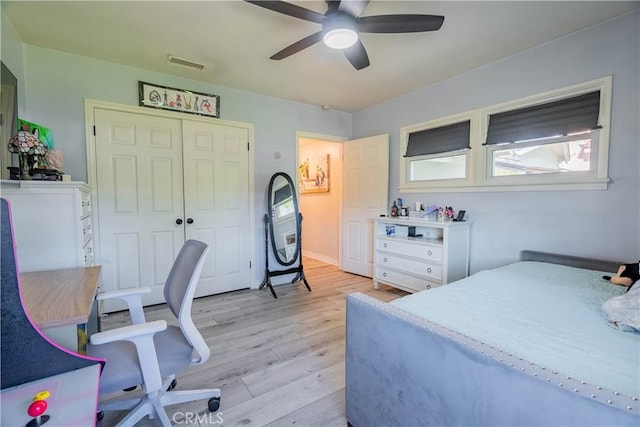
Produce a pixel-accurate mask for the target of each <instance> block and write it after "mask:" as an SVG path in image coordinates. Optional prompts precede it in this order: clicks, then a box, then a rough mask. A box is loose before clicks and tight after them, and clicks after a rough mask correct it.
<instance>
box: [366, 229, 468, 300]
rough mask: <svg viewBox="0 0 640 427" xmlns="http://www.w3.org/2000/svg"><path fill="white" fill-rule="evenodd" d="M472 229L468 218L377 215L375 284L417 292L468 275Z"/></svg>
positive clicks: (376, 285)
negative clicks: (463, 219)
mask: <svg viewBox="0 0 640 427" xmlns="http://www.w3.org/2000/svg"><path fill="white" fill-rule="evenodd" d="M469 230H470V223H469V222H453V221H444V222H440V221H427V220H420V219H403V218H380V219H376V220H375V224H374V233H375V237H374V245H375V246H374V261H373V262H374V273H373V283H374V287H375V288H376V289H379V288H380V283H384V284H387V285H390V286H393V287H395V288H399V289H402V290H405V291H407V292H418V291H422V290H426V289H432V288H434V287H437V286H441V285H444V284H446V283H450V282H453V281H455V280H458V279H462V278H463V277H467V275H468V274H469ZM412 235H413V236H412Z"/></svg>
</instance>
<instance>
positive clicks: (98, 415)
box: [96, 411, 104, 421]
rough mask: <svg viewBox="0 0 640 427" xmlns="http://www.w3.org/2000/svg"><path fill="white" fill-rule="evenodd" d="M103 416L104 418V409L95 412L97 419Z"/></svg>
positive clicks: (100, 419)
mask: <svg viewBox="0 0 640 427" xmlns="http://www.w3.org/2000/svg"><path fill="white" fill-rule="evenodd" d="M103 418H104V411H98V412H96V420H97V421H102V419H103Z"/></svg>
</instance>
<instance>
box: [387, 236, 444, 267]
mask: <svg viewBox="0 0 640 427" xmlns="http://www.w3.org/2000/svg"><path fill="white" fill-rule="evenodd" d="M376 250H379V251H385V252H393V253H396V254H400V255H406V256H411V257H415V258H420V259H425V260H428V261H435V262H442V246H439V245H430V244H426V243H422V242H411V241H406V240H395V239H378V240H377V241H376Z"/></svg>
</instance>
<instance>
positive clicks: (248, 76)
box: [1, 0, 640, 111]
mask: <svg viewBox="0 0 640 427" xmlns="http://www.w3.org/2000/svg"><path fill="white" fill-rule="evenodd" d="M292 3H295V4H297V5H299V6H302V7H305V8H308V9H312V10H314V11H316V12H319V13H324V12H325V10H326V4H325V2H324V1H293V2H292ZM639 3H640V2H637V1H635V2H616V1H601V2H598V1H568V2H564V1H535V2H528V1H498V2H488V1H383V0H372V1H371V2H370V3H369V5H368V6H367V8H366V9H365V11H364V13H363V14H362V15H363V16H367V15H382V14H400V13H419V14H435V15H443V16H445V21H444V24H443V26H442V28H441V29H440V30H439V31H436V32H430V33H413V34H362V35H361V40H362V42H363V43H364V45H365V47H366V49H367V52H368V54H369V59H370V61H371V65H370V66H369V67H368V68H365V69H363V70H360V71H357V70H355V69H354V68H353V67H352V66H351V64H350V63H349V62H348V61H347V59H346V58H345V57H344V56H343V54H342V52H339V51H334V50H332V49H330V48H328V47H326V46H324V45H323V44H322V43H318V44H316V45H314V46H312V47H310V48H308V49H306V50H304V51H302V52H299V53H297V54H295V55H293V56H291V57H289V58H286V59H284V60H281V61H273V60H270V59H269V57H270V56H271V55H273V54H274V53H276V52H277V51H279V50H281V49H282V48H284V47H286V46H288V45H290V44H291V43H293V42H295V41H297V40H299V39H301V38H303V37H306V36H308V35H310V34H312V33H314V32H316V31H318V30H319V29H320V25H319V24H316V23H313V22H308V21H303V20H300V19H296V18H292V17H288V16H285V15H282V14H279V13H276V12H272V11H270V10H267V9H264V8H261V7H258V6H255V5H252V4H249V3H246V2H243V1H240V0H233V1H86V0H85V1H68V2H59V1H43V2H39V1H5V0H2V2H1V7H2V10H3V11H4V12H5V14H6V16H7V17H8V18H9V20H10V21H11V23H12V24H13V25H14V27H15V29H16V31H17V33H18V35H19V37H20V38H21V39H22V41H23V42H24V43H26V44H29V45H36V46H42V47H45V48H50V49H54V50H60V51H64V52H70V53H73V54H77V55H82V56H87V57H93V58H98V59H102V60H106V61H110V62H115V63H119V64H126V65H131V66H134V67H139V68H143V69H147V70H153V71H158V72H161V73H165V74H170V75H176V76H181V77H185V78H189V79H193V80H200V81H203V82H209V83H213V84H216V85H221V86H226V87H232V88H236V89H241V90H246V91H250V92H255V93H261V94H265V95H270V96H275V97H279V98H284V99H290V100H294V101H300V102H304V103H308V104H316V105H328V106H330V107H331V108H333V109H336V110H342V111H356V110H359V109H362V108H365V107H367V106H370V105H374V104H376V103H379V102H381V101H384V100H386V99H390V98H393V97H395V96H399V95H402V94H405V93H408V92H411V91H413V90H416V89H418V88H421V87H424V86H428V85H430V84H433V83H435V82H438V81H441V80H444V79H446V78H448V77H451V76H453V75H456V74H460V73H463V72H465V71H468V70H471V69H474V68H477V67H479V66H482V65H483V64H488V63H490V62H493V61H496V60H498V59H500V58H503V57H506V56H509V55H512V54H514V53H516V52H519V51H522V50H525V49H528V48H531V47H533V46H537V45H540V44H542V43H545V42H547V41H549V40H552V39H555V38H558V37H561V36H563V35H566V34H569V33H572V32H575V31H578V30H580V29H583V28H585V27H588V26H591V25H594V24H596V23H598V22H601V21H604V20H607V19H611V18H613V17H616V16H619V15H622V14H625V13H628V12H629V11H631V10H633V9H637V8H638V7H639ZM169 54H171V55H176V56H178V57H181V58H185V59H188V60H191V61H194V62H198V63H201V64H204V65H205V66H206V68H205V69H204V71H194V70H191V69H187V68H184V67H180V66H176V65H172V64H167V62H166V59H167V55H169Z"/></svg>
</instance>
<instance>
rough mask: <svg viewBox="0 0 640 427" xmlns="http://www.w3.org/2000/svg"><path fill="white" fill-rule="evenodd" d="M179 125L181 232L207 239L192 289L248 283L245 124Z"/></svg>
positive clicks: (226, 288)
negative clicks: (204, 258) (205, 255)
mask: <svg viewBox="0 0 640 427" xmlns="http://www.w3.org/2000/svg"><path fill="white" fill-rule="evenodd" d="M182 129H183V130H182V131H183V145H184V196H185V197H184V200H185V219H186V222H187V224H186V228H185V230H186V236H187V239H197V240H201V241H203V242H206V243H208V244H209V245H211V250H210V252H209V256H208V259H207V263H206V265H205V267H204V269H203V271H202V276H201V279H200V284H199V286H198V289H197V291H196V295H197V296H201V295H210V294H216V293H220V292H227V291H232V290H236V289H242V288H248V287H249V286H250V269H249V262H250V259H251V258H250V253H251V251H252V248H251V247H250V246H249V243H250V235H249V233H250V229H249V149H248V142H249V134H248V130H247V128H242V127H234V126H233V125H227V124H224V125H218V124H214V123H209V122H200V121H189V120H184V121H183V128H182ZM189 219H191V220H193V222H191V221H190V220H189Z"/></svg>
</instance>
